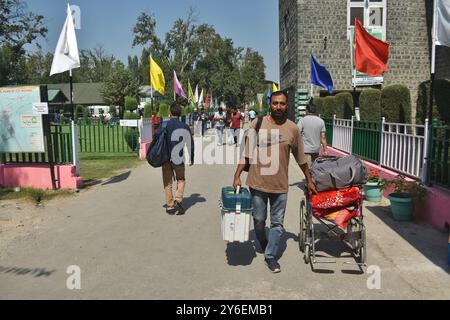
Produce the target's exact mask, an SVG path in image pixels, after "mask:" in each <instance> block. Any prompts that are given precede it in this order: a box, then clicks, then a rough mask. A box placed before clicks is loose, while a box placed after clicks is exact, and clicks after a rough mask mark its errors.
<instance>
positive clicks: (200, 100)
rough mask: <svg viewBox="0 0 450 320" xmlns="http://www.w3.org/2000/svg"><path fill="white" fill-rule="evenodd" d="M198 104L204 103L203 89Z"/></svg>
mask: <svg viewBox="0 0 450 320" xmlns="http://www.w3.org/2000/svg"><path fill="white" fill-rule="evenodd" d="M198 102H199V103H203V89H202V93H200V98H198Z"/></svg>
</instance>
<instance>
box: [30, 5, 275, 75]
mask: <svg viewBox="0 0 450 320" xmlns="http://www.w3.org/2000/svg"><path fill="white" fill-rule="evenodd" d="M25 2H26V3H27V5H28V9H29V10H30V11H32V12H34V13H35V14H40V15H43V16H44V18H45V24H46V26H47V28H48V29H49V32H48V34H47V39H40V40H39V43H40V45H41V46H42V50H43V51H44V52H47V51H50V52H54V50H55V47H56V43H57V41H58V37H59V34H60V32H61V29H62V26H63V24H64V21H65V19H66V7H67V2H65V1H61V0H26V1H25ZM70 4H71V5H77V6H79V7H80V9H81V29H80V30H76V32H77V40H78V47H79V50H82V49H92V48H94V47H96V46H98V45H102V46H103V47H104V49H105V50H106V52H107V53H108V54H113V55H114V56H115V57H116V58H118V59H120V60H122V61H123V62H124V63H127V57H128V55H138V56H139V57H140V53H141V51H142V47H135V48H133V47H132V43H133V33H132V29H133V27H134V25H135V24H136V21H137V18H138V16H139V15H140V13H141V12H147V13H150V14H153V15H154V17H155V19H156V22H157V24H156V32H157V34H158V36H159V38H160V39H161V40H164V39H165V34H166V32H168V31H169V30H170V29H171V27H172V25H173V23H174V21H175V20H176V19H178V18H183V19H185V18H186V17H187V14H188V12H189V8H190V7H194V8H195V9H196V10H197V13H198V19H197V24H201V23H208V24H211V25H213V26H214V28H215V29H216V32H217V33H219V34H220V35H221V36H222V37H227V38H231V39H232V40H233V42H234V45H235V47H238V46H239V47H244V48H247V47H249V48H252V49H253V50H256V51H258V52H259V53H260V54H261V55H262V56H263V57H264V63H265V64H266V79H267V80H271V81H275V82H277V83H278V82H279V58H278V56H279V50H278V43H279V40H278V39H279V34H278V30H279V28H278V1H277V0H128V1H125V0H113V1H111V0H73V1H72V2H70Z"/></svg>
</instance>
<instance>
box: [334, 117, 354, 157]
mask: <svg viewBox="0 0 450 320" xmlns="http://www.w3.org/2000/svg"><path fill="white" fill-rule="evenodd" d="M352 140H353V119H352V120H344V119H337V118H336V116H335V117H334V119H333V140H332V146H333V148H336V149H339V150H342V151H345V152H347V153H352Z"/></svg>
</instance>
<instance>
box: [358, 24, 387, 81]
mask: <svg viewBox="0 0 450 320" xmlns="http://www.w3.org/2000/svg"><path fill="white" fill-rule="evenodd" d="M388 60H389V44H388V43H386V42H384V41H381V40H378V39H377V38H375V37H374V36H372V35H371V34H370V33H368V32H367V31H366V30H365V29H364V27H363V26H362V24H361V22H360V21H359V20H358V19H356V23H355V68H356V70H357V71H359V72H363V73H365V74H367V75H369V76H372V77H378V76H381V75H382V74H383V73H384V72H386V71H388V67H387V63H388Z"/></svg>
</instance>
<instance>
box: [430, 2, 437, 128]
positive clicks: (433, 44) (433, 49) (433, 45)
mask: <svg viewBox="0 0 450 320" xmlns="http://www.w3.org/2000/svg"><path fill="white" fill-rule="evenodd" d="M436 11H437V1H436V0H434V1H433V28H432V34H431V77H430V101H429V106H428V121H429V122H430V123H431V124H432V123H433V102H434V80H435V76H436ZM430 127H432V125H431V126H430Z"/></svg>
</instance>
